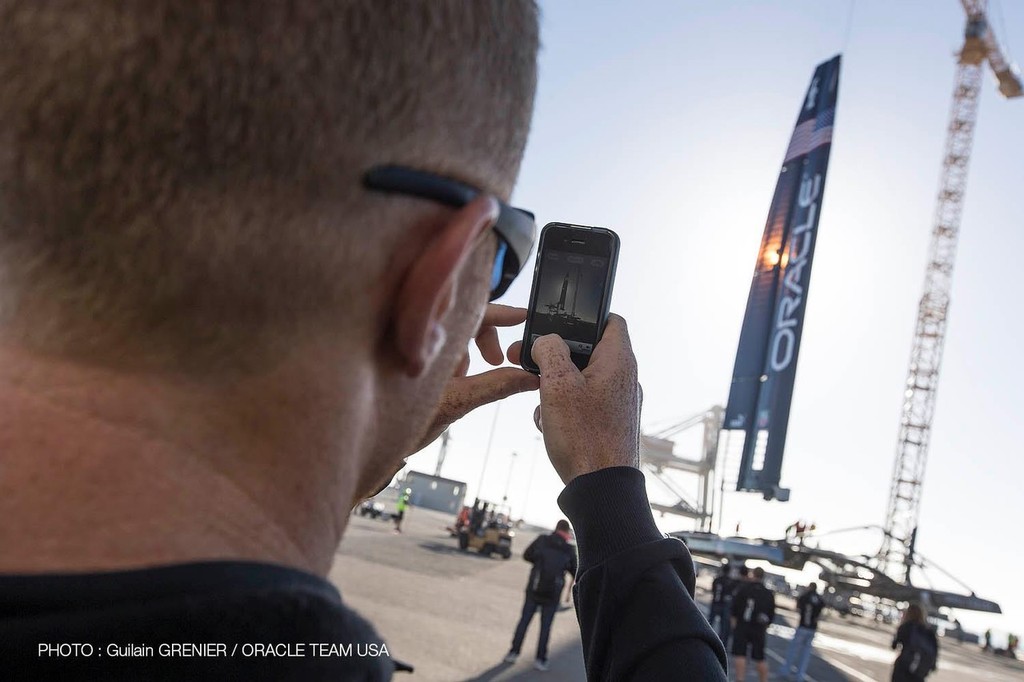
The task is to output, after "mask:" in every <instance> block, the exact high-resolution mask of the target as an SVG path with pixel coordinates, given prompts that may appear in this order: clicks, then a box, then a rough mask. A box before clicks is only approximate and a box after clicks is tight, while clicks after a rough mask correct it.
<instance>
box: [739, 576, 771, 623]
mask: <svg viewBox="0 0 1024 682" xmlns="http://www.w3.org/2000/svg"><path fill="white" fill-rule="evenodd" d="M732 616H733V618H735V619H736V620H737V621H738V625H739V626H740V627H743V626H750V627H760V628H767V627H768V626H769V625H770V624H771V622H772V621H773V620H775V595H774V594H772V591H771V590H769V589H768V588H767V587H765V586H764V584H762V583H747V584H746V585H741V586H740V588H739V589H737V590H736V592H735V593H734V594H733V597H732Z"/></svg>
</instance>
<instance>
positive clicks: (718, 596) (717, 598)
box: [711, 575, 735, 606]
mask: <svg viewBox="0 0 1024 682" xmlns="http://www.w3.org/2000/svg"><path fill="white" fill-rule="evenodd" d="M734 589H735V587H734V585H733V579H732V578H730V577H729V576H727V575H720V576H718V577H717V578H715V579H714V581H713V582H712V583H711V605H712V606H726V605H728V604H729V603H731V602H732V591H733V590H734Z"/></svg>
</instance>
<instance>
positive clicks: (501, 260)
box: [491, 240, 508, 291]
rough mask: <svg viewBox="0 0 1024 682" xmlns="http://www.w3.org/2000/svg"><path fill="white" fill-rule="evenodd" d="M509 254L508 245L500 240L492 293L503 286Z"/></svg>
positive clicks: (493, 274)
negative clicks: (506, 259) (507, 254)
mask: <svg viewBox="0 0 1024 682" xmlns="http://www.w3.org/2000/svg"><path fill="white" fill-rule="evenodd" d="M507 252H508V244H506V243H505V241H504V240H498V250H497V251H496V252H495V253H494V269H493V270H491V291H495V290H496V289H497V288H498V285H500V284H501V279H502V275H504V274H505V254H506V253H507Z"/></svg>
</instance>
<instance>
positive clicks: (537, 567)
mask: <svg viewBox="0 0 1024 682" xmlns="http://www.w3.org/2000/svg"><path fill="white" fill-rule="evenodd" d="M570 539H571V536H570V535H569V522H568V521H566V520H565V519H562V520H561V521H559V522H558V524H557V525H556V526H555V532H554V533H551V534H550V535H541V536H539V537H538V538H537V539H536V540H534V541H533V542H531V543H530V546H529V547H527V548H526V551H525V552H523V558H524V559H526V560H527V561H529V562H530V563H531V564H533V568H532V569H531V570H530V580H529V582H527V584H526V598H525V599H524V600H523V613H522V615H521V616H520V617H519V624H518V625H517V626H516V633H515V635H514V636H513V637H512V648H511V649H509V652H508V654H506V656H505V662H506V663H515V661H516V659H517V658H519V651H520V650H521V649H522V647H523V638H524V637H526V629H527V628H528V627H529V626H530V621H531V620H533V614H534V613H536V611H537V609H538V608H539V609H540V637H539V638H538V639H537V659H536V660H535V661H534V663H533V667H534V668H536V669H537V670H542V671H543V670H547V669H548V639H549V638H550V637H551V623H552V622H553V621H554V620H555V611H557V610H558V599H559V597H560V596H561V595H562V589H563V588H564V587H565V585H566V579H565V577H566V575H568V576H569V589H570V590H571V589H572V584H573V581H574V580H575V577H576V569H577V563H576V548H575V547H573V546H572V545H570V544H569V540H570ZM568 600H569V593H568V592H567V593H566V601H568Z"/></svg>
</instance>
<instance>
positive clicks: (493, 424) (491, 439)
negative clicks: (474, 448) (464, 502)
mask: <svg viewBox="0 0 1024 682" xmlns="http://www.w3.org/2000/svg"><path fill="white" fill-rule="evenodd" d="M500 414H501V403H500V402H499V403H496V404H495V406H494V419H493V420H492V421H491V435H490V436H488V437H487V449H486V450H484V465H483V468H481V469H480V482H479V483H477V484H476V496H477V499H481V500H482V499H483V498H484V496H483V487H484V476H485V475H486V474H487V460H488V459H490V457H491V445H492V444H493V443H494V431H495V430H496V429H497V428H498V415H500Z"/></svg>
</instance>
